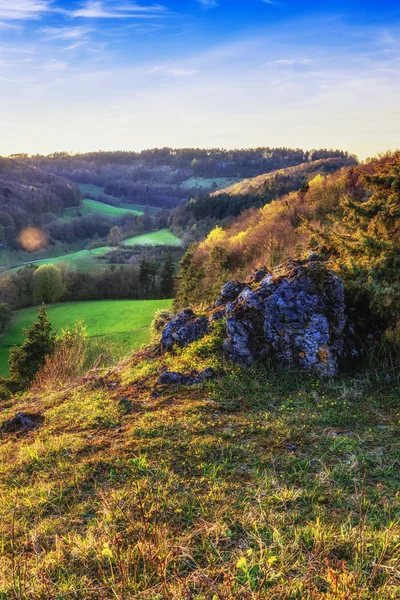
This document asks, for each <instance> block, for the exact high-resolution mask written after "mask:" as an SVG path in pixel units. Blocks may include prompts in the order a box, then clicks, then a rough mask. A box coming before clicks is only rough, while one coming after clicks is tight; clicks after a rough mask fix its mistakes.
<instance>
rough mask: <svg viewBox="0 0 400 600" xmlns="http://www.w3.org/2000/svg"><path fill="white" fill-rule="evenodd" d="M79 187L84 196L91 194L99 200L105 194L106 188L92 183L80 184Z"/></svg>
mask: <svg viewBox="0 0 400 600" xmlns="http://www.w3.org/2000/svg"><path fill="white" fill-rule="evenodd" d="M77 186H78V188H79V189H80V190H81V192H82V194H83V195H85V194H91V195H92V196H95V197H96V198H98V197H99V196H101V195H102V194H104V188H103V187H101V186H99V185H93V184H92V183H78V184H77Z"/></svg>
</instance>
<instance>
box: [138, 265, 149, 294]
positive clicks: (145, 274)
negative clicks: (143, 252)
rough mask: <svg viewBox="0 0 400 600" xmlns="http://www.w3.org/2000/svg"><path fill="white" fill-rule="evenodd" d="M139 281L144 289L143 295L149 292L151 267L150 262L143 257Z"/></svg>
mask: <svg viewBox="0 0 400 600" xmlns="http://www.w3.org/2000/svg"><path fill="white" fill-rule="evenodd" d="M139 283H140V287H141V290H142V295H143V297H146V295H147V294H148V291H149V288H150V284H151V269H150V263H149V261H148V260H146V258H145V257H143V258H142V259H141V261H140V264H139Z"/></svg>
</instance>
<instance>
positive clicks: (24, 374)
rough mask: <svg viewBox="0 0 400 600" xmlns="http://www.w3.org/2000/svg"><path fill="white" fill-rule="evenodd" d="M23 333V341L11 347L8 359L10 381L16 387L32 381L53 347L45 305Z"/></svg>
mask: <svg viewBox="0 0 400 600" xmlns="http://www.w3.org/2000/svg"><path fill="white" fill-rule="evenodd" d="M23 334H24V336H25V338H26V339H25V342H24V343H23V344H22V346H19V347H18V346H14V347H13V348H11V350H10V358H9V360H8V364H9V366H10V382H11V384H12V385H13V386H14V387H16V388H18V389H23V388H25V387H27V386H28V385H29V383H30V382H31V381H33V379H34V378H35V376H36V374H37V373H38V371H39V370H40V368H41V367H42V366H43V365H44V362H45V360H46V357H47V356H49V355H50V354H51V353H52V351H53V349H54V336H52V335H51V323H50V321H49V318H48V315H47V308H46V307H45V306H42V308H41V309H40V310H39V313H38V318H37V321H36V322H35V323H33V325H31V326H30V327H28V328H27V329H24V330H23Z"/></svg>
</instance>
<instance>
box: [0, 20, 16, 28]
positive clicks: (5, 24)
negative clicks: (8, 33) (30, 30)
mask: <svg viewBox="0 0 400 600" xmlns="http://www.w3.org/2000/svg"><path fill="white" fill-rule="evenodd" d="M0 29H21V27H20V25H11V23H4V22H3V21H0Z"/></svg>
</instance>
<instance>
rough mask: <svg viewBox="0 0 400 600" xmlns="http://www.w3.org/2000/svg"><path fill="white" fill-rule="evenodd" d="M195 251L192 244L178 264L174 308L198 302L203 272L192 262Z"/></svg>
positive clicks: (194, 246)
mask: <svg viewBox="0 0 400 600" xmlns="http://www.w3.org/2000/svg"><path fill="white" fill-rule="evenodd" d="M195 249H196V244H192V246H191V247H190V248H189V249H188V250H187V251H186V253H185V255H184V256H183V258H182V260H181V262H180V263H179V279H178V283H179V285H178V290H177V293H176V297H175V303H174V304H175V308H185V307H187V306H190V305H191V304H196V303H198V302H199V300H200V289H199V288H200V281H201V278H202V277H203V276H204V271H203V269H198V268H197V267H196V265H195V264H194V262H193V257H194V252H195Z"/></svg>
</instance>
